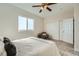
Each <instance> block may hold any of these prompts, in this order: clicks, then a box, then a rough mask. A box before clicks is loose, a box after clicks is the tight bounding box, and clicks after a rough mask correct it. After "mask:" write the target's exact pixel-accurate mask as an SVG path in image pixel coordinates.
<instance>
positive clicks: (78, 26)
mask: <svg viewBox="0 0 79 59" xmlns="http://www.w3.org/2000/svg"><path fill="white" fill-rule="evenodd" d="M74 20H75V45H74V48H75V49H74V50H75V51H79V4H75V5H74Z"/></svg>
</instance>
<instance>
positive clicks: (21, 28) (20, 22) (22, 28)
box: [18, 16, 27, 31]
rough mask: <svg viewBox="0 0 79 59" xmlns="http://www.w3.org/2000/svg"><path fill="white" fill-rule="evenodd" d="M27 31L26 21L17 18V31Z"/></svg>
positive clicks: (20, 17) (23, 18)
mask: <svg viewBox="0 0 79 59" xmlns="http://www.w3.org/2000/svg"><path fill="white" fill-rule="evenodd" d="M26 29H27V19H26V18H25V17H22V16H18V31H25V30H26Z"/></svg>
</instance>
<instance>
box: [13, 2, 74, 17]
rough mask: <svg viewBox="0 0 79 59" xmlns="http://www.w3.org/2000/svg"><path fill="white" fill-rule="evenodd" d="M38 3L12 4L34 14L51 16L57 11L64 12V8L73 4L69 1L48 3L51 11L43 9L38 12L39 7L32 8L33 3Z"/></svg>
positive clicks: (68, 7)
mask: <svg viewBox="0 0 79 59" xmlns="http://www.w3.org/2000/svg"><path fill="white" fill-rule="evenodd" d="M37 4H40V3H12V5H13V6H16V7H18V8H21V9H23V10H25V11H28V12H31V13H33V14H35V15H38V16H40V17H43V18H45V17H51V16H53V15H56V14H57V13H61V12H65V11H66V10H67V11H68V9H71V10H72V8H73V4H71V3H70V4H69V3H57V4H54V5H50V6H49V7H50V8H51V9H52V12H49V11H48V10H45V9H44V10H43V11H42V12H41V13H39V10H40V8H39V7H36V8H33V7H32V6H33V5H37Z"/></svg>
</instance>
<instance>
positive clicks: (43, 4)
mask: <svg viewBox="0 0 79 59" xmlns="http://www.w3.org/2000/svg"><path fill="white" fill-rule="evenodd" d="M54 4H56V3H42V4H41V5H33V6H32V7H40V11H39V13H41V12H42V10H43V9H47V10H48V11H52V9H51V8H49V7H48V6H50V5H54Z"/></svg>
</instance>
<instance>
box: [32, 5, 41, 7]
mask: <svg viewBox="0 0 79 59" xmlns="http://www.w3.org/2000/svg"><path fill="white" fill-rule="evenodd" d="M32 7H41V5H34V6H32Z"/></svg>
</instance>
